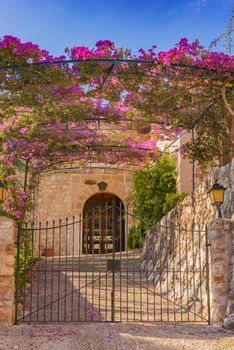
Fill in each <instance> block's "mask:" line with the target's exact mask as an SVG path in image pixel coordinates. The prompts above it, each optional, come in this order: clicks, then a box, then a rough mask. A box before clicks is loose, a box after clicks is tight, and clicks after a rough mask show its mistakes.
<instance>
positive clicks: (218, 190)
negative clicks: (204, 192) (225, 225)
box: [208, 182, 226, 218]
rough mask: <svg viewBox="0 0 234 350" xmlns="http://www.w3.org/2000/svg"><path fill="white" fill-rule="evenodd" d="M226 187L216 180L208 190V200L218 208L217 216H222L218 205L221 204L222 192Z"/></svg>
mask: <svg viewBox="0 0 234 350" xmlns="http://www.w3.org/2000/svg"><path fill="white" fill-rule="evenodd" d="M225 190H226V188H224V187H223V186H222V185H220V184H218V183H217V182H216V183H214V184H213V186H212V187H211V189H210V190H209V191H208V193H209V195H210V200H211V203H212V204H213V205H215V206H216V208H217V209H218V213H219V217H220V218H221V217H222V213H221V209H220V206H221V205H222V204H223V199H224V192H225Z"/></svg>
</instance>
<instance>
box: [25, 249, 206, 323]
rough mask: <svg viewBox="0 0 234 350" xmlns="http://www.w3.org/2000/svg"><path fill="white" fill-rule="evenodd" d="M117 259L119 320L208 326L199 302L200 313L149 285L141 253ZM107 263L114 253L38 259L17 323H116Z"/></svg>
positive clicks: (126, 253) (116, 318) (117, 310)
mask: <svg viewBox="0 0 234 350" xmlns="http://www.w3.org/2000/svg"><path fill="white" fill-rule="evenodd" d="M116 260H118V261H120V260H121V270H120V271H117V272H116V274H115V288H114V290H115V293H114V297H115V302H114V305H115V307H114V310H115V318H114V319H115V321H130V322H131V321H134V322H135V321H138V322H144V321H146V322H149V321H173V322H174V321H188V320H189V321H197V322H201V321H206V319H207V317H206V315H205V311H204V310H202V311H201V312H200V313H199V306H200V302H199V301H198V305H197V308H196V309H188V308H187V304H186V303H185V304H183V305H182V304H181V305H180V303H179V302H177V301H176V300H175V299H173V298H172V299H171V298H170V297H169V296H168V293H169V292H170V288H169V287H168V286H167V288H166V289H165V290H162V289H161V288H160V285H159V286H157V287H155V286H154V285H153V282H152V281H149V279H148V278H147V276H148V275H150V274H151V273H153V271H148V273H146V272H142V271H141V269H140V265H141V256H140V254H139V252H137V251H134V252H133V251H128V252H124V253H122V254H121V256H120V254H119V253H117V254H116ZM108 261H110V263H112V254H107V255H102V256H98V255H96V256H95V255H92V256H85V255H82V256H80V257H73V258H72V257H60V258H58V257H54V258H47V259H42V260H40V262H39V263H37V264H36V265H35V266H34V269H33V271H32V283H31V284H29V285H28V286H27V287H26V288H25V290H24V289H23V293H22V297H21V299H22V300H21V301H22V305H23V309H22V310H19V317H18V319H19V320H20V319H21V320H20V321H22V318H23V321H24V322H58V321H59V322H64V321H72V322H74V321H85V322H88V321H104V322H105V321H112V315H113V314H112V295H113V294H112V290H113V287H112V286H113V279H112V272H111V271H110V269H109V268H108ZM166 278H168V276H167V275H165V276H164V275H163V276H162V277H161V279H166ZM178 284H179V283H178ZM191 294H192V293H191ZM23 315H24V317H23Z"/></svg>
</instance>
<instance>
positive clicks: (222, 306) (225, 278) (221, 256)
mask: <svg viewBox="0 0 234 350" xmlns="http://www.w3.org/2000/svg"><path fill="white" fill-rule="evenodd" d="M231 226H232V222H231V221H230V220H228V219H222V218H218V219H215V220H213V221H212V222H211V223H210V225H209V241H210V262H211V291H212V322H213V323H218V324H219V323H222V322H223V319H224V317H225V314H226V309H227V304H228V295H229V287H230V277H231V274H230V272H231V271H230V262H231V255H232V253H233V251H232V235H231ZM230 307H231V308H233V307H234V304H233V305H232V306H231V305H230ZM233 311H234V310H233Z"/></svg>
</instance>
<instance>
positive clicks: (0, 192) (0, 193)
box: [0, 185, 6, 202]
mask: <svg viewBox="0 0 234 350" xmlns="http://www.w3.org/2000/svg"><path fill="white" fill-rule="evenodd" d="M5 198H6V187H5V186H3V185H0V202H3V201H4V200H5Z"/></svg>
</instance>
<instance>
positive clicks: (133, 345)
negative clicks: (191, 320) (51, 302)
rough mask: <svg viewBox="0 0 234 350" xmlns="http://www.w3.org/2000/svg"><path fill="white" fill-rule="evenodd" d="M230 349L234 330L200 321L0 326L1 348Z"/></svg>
mask: <svg viewBox="0 0 234 350" xmlns="http://www.w3.org/2000/svg"><path fill="white" fill-rule="evenodd" d="M15 349H17V350H21V349H22V350H23V349H24V350H27V349H28V350H34V349H45V350H46V349H49V350H54V349H55V350H60V349H64V350H73V349H74V350H91V349H95V350H109V349H111V350H115V349H116V350H132V349H134V350H135V349H136V350H143V349H144V350H226V349H228V350H231V349H234V331H225V330H224V329H222V328H220V327H210V326H206V325H205V326H204V325H199V324H196V325H195V324H189V325H188V324H180V325H178V324H177V325H175V324H166V325H165V324H159V323H148V324H147V323H144V324H140V323H134V324H133V323H115V324H111V323H70V324H68V323H67V324H50V325H49V324H30V325H28V324H21V325H18V326H13V327H11V328H0V350H15Z"/></svg>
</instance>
